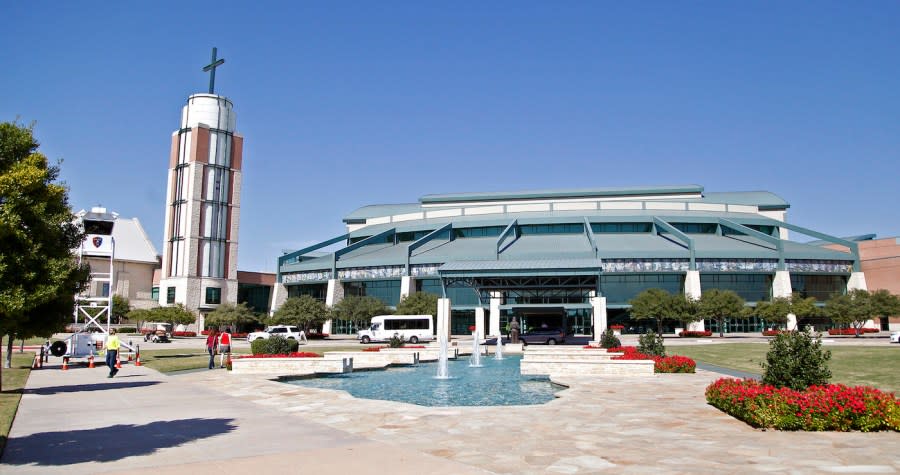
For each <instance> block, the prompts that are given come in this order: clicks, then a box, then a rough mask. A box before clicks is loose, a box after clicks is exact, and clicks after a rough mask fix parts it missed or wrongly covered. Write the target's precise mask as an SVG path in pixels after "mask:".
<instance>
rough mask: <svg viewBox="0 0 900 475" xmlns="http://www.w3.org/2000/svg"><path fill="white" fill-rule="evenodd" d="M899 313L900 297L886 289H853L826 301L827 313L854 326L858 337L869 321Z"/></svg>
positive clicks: (836, 320) (838, 321)
mask: <svg viewBox="0 0 900 475" xmlns="http://www.w3.org/2000/svg"><path fill="white" fill-rule="evenodd" d="M897 313H900V298H898V297H897V296H896V295H893V294H891V293H890V292H888V291H887V290H884V289H882V290H876V291H875V292H872V293H869V292H868V291H866V290H862V289H853V290H851V291H849V292H847V293H846V294H843V295H835V296H833V297H831V298H830V299H828V302H826V303H825V314H826V315H828V317H829V318H830V319H831V321H832V322H835V323H837V324H839V325H848V326H850V327H852V328H854V329H855V330H856V336H857V337H858V336H859V334H860V331H861V330H862V327H863V326H864V325H865V324H866V322H867V321H869V320H871V319H874V318H877V317H880V316H883V315H893V314H897Z"/></svg>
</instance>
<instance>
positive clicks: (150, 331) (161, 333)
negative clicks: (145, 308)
mask: <svg viewBox="0 0 900 475" xmlns="http://www.w3.org/2000/svg"><path fill="white" fill-rule="evenodd" d="M141 333H143V334H144V341H149V342H150V343H168V342H169V338H171V337H172V324H171V323H165V322H144V323H143V324H141Z"/></svg>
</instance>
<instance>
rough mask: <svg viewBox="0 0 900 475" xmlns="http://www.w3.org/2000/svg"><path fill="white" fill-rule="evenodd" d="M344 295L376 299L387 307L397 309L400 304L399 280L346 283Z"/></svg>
mask: <svg viewBox="0 0 900 475" xmlns="http://www.w3.org/2000/svg"><path fill="white" fill-rule="evenodd" d="M344 295H356V296H359V297H365V296H369V297H375V298H376V299H378V300H381V301H382V302H384V304H385V305H388V306H391V307H396V306H397V304H398V303H399V302H400V281H399V280H368V281H360V282H344Z"/></svg>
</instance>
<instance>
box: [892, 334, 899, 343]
mask: <svg viewBox="0 0 900 475" xmlns="http://www.w3.org/2000/svg"><path fill="white" fill-rule="evenodd" d="M891 343H900V332H892V333H891Z"/></svg>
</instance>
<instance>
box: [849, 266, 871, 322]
mask: <svg viewBox="0 0 900 475" xmlns="http://www.w3.org/2000/svg"><path fill="white" fill-rule="evenodd" d="M851 290H869V288H868V286H867V285H866V274H864V273H862V272H853V273H852V274H850V279H848V280H847V292H849V291H851ZM863 328H878V325H877V324H876V323H875V320H866V323H864V324H863Z"/></svg>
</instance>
